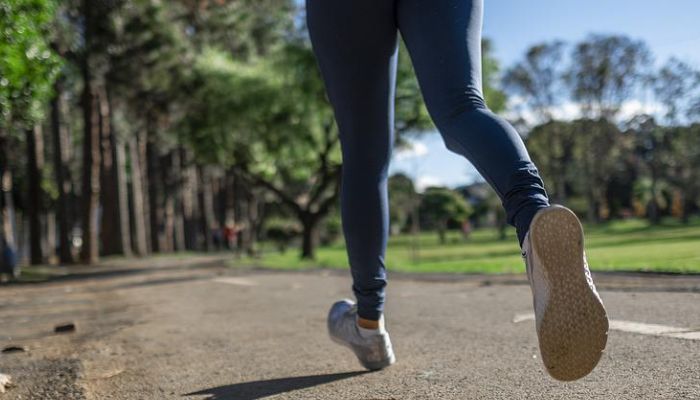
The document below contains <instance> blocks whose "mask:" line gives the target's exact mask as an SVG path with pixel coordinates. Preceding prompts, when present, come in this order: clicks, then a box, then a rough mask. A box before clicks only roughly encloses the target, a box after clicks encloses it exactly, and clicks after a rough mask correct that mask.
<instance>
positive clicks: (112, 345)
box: [0, 261, 700, 400]
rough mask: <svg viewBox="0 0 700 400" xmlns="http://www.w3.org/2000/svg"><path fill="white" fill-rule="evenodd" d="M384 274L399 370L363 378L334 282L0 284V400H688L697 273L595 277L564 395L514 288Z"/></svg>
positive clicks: (342, 285) (272, 276)
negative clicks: (587, 328)
mask: <svg viewBox="0 0 700 400" xmlns="http://www.w3.org/2000/svg"><path fill="white" fill-rule="evenodd" d="M392 278H393V279H392V280H391V283H390V287H389V290H388V296H389V302H388V304H387V326H388V329H389V332H390V333H391V337H392V341H393V342H394V348H395V351H396V355H397V359H398V363H397V364H396V365H395V366H392V367H391V368H389V369H387V370H384V371H380V372H375V373H365V372H363V371H362V369H361V368H360V366H359V364H358V363H357V361H356V360H355V359H354V357H353V356H352V354H351V353H350V351H349V350H347V349H345V348H342V347H339V346H337V345H335V344H333V343H332V342H331V341H330V340H329V339H328V338H327V334H326V331H325V314H326V312H327V309H328V307H329V306H330V304H331V303H332V302H333V301H335V300H336V299H339V298H343V297H348V296H349V295H350V291H349V277H348V274H347V272H344V271H336V272H329V271H322V270H320V271H309V272H270V271H262V270H254V269H253V270H240V269H230V268H224V267H223V265H217V264H214V265H212V264H211V263H210V264H209V265H207V266H206V267H198V268H194V267H192V266H191V265H189V264H187V263H186V262H185V263H183V262H179V263H177V262H175V261H173V263H172V265H168V263H167V262H165V263H164V262H161V263H160V265H159V266H157V267H153V268H141V269H134V270H131V271H130V270H125V271H117V272H115V273H104V274H101V273H99V272H98V273H93V274H85V275H84V276H81V277H77V278H74V279H72V278H70V277H68V278H67V279H61V280H58V281H55V282H49V283H42V284H32V285H10V286H4V287H0V327H2V328H1V329H2V330H1V331H0V345H1V346H2V347H3V348H7V347H9V346H15V347H20V348H23V349H24V350H25V351H15V352H10V353H3V354H0V373H5V374H9V375H11V376H12V378H13V380H14V381H15V385H16V386H15V387H12V388H10V389H9V390H8V391H7V393H5V394H0V399H3V400H4V399H33V398H37V399H211V400H214V399H216V400H218V399H250V400H252V399H262V398H271V399H366V400H370V399H372V400H389V399H521V398H532V399H537V398H542V399H593V398H601V399H636V400H638V399H650V398H659V399H683V398H687V399H698V398H700V277H677V276H667V277H664V276H660V277H658V276H657V277H651V278H645V277H639V276H630V277H627V276H623V275H605V276H598V280H599V282H600V284H599V286H600V287H601V289H602V291H601V295H602V297H603V300H604V301H605V303H606V305H607V307H608V312H609V315H610V318H611V319H612V320H613V327H614V328H615V330H612V331H611V332H610V338H609V345H608V350H607V352H606V353H605V355H604V356H603V359H602V361H601V362H600V364H599V367H598V368H597V369H596V370H595V371H594V372H593V373H592V374H591V375H589V376H588V377H586V378H585V379H583V380H580V381H578V382H574V383H566V384H564V383H560V382H557V381H554V380H552V379H551V378H549V377H548V375H547V374H546V373H545V371H544V370H543V367H542V365H541V362H540V359H539V354H538V348H537V339H536V335H535V331H534V322H533V320H532V317H531V313H532V310H531V297H530V292H529V287H528V286H527V285H526V283H525V278H524V277H523V276H509V277H496V278H489V277H483V276H473V277H464V276H449V275H447V276H433V277H427V276H426V277H418V276H407V275H400V276H399V275H394V276H393V277H392ZM62 323H74V324H76V327H77V329H76V331H75V332H73V333H63V334H56V333H54V332H53V328H54V326H56V325H57V324H62Z"/></svg>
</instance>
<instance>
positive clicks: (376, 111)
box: [306, 0, 549, 319]
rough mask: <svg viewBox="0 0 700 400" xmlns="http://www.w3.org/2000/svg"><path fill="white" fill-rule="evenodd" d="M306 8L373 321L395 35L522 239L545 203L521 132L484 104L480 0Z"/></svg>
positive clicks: (351, 248) (449, 133)
mask: <svg viewBox="0 0 700 400" xmlns="http://www.w3.org/2000/svg"><path fill="white" fill-rule="evenodd" d="M306 9H307V20H308V26H309V32H310V34H311V41H312V44H313V48H314V52H315V53H316V57H317V59H318V63H319V66H320V68H321V73H322V75H323V78H324V81H325V83H326V89H327V91H328V96H329V98H330V101H331V103H332V105H333V109H334V111H335V116H336V120H337V122H338V127H339V129H340V141H341V146H342V153H343V176H342V195H341V214H342V219H343V231H344V233H345V241H346V244H347V249H348V258H349V262H350V267H351V270H352V276H353V281H354V284H353V291H354V292H355V295H356V297H357V300H358V313H359V315H360V316H361V317H363V318H366V319H378V318H379V316H380V315H381V313H382V308H383V304H384V287H385V286H386V272H385V264H384V254H385V248H386V243H387V236H388V227H389V212H388V211H389V210H388V203H387V169H388V165H389V159H390V156H391V148H392V142H393V130H394V86H395V80H396V60H397V37H398V32H400V33H401V36H402V37H403V39H404V41H405V42H406V46H407V47H408V51H409V53H410V56H411V60H412V61H413V66H414V68H415V70H416V74H417V76H418V81H419V83H420V87H421V91H422V93H423V97H424V99H425V102H426V105H427V107H428V111H429V112H430V115H431V117H432V119H433V121H434V122H435V125H436V126H437V128H438V130H439V131H440V133H441V134H442V137H443V138H444V140H445V144H446V145H447V148H448V149H450V150H452V151H454V152H455V153H458V154H461V155H462V156H464V157H466V158H467V159H468V160H469V161H470V162H471V163H472V164H473V165H474V166H475V167H476V169H477V170H478V171H479V172H480V173H481V175H482V176H483V177H484V178H485V179H486V180H487V181H488V182H489V184H491V186H492V187H493V188H494V189H495V190H496V192H497V193H498V195H499V197H500V198H501V201H502V202H503V206H504V207H505V209H506V212H507V215H508V221H509V223H511V224H512V225H514V226H515V227H516V228H517V231H518V237H519V239H520V242H521V243H522V239H523V238H524V236H525V234H526V233H527V229H528V227H529V225H530V221H531V220H532V217H533V216H534V214H535V213H536V212H537V211H538V210H539V209H541V208H543V207H546V206H547V205H548V204H549V202H548V199H547V194H546V193H545V190H544V184H543V183H542V179H540V176H539V174H538V172H537V169H536V168H535V165H534V164H533V163H532V161H530V157H529V155H528V153H527V150H526V149H525V146H524V144H523V141H522V140H521V139H520V136H519V135H518V133H517V132H516V131H515V129H513V127H512V126H511V125H510V124H508V122H506V121H505V120H503V119H501V118H499V117H497V116H496V115H494V114H493V113H491V111H489V110H488V109H487V108H486V104H485V103H484V98H483V95H482V91H481V24H482V14H483V1H482V0H307V1H306ZM457 168H461V167H457Z"/></svg>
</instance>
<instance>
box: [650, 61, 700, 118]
mask: <svg viewBox="0 0 700 400" xmlns="http://www.w3.org/2000/svg"><path fill="white" fill-rule="evenodd" d="M653 84H654V85H653V88H654V93H655V94H656V97H657V98H658V100H659V102H660V103H661V104H663V105H664V106H665V107H666V115H665V116H666V119H667V121H668V122H669V123H671V124H677V123H678V122H679V120H680V119H681V118H690V117H691V115H692V112H693V107H694V106H695V103H696V102H700V93H698V89H700V71H698V70H696V69H694V68H693V67H692V66H690V65H689V64H687V63H685V62H683V61H680V60H678V59H676V58H671V59H670V60H668V61H667V62H666V64H664V66H663V67H662V68H661V69H660V70H659V71H658V73H657V74H656V75H655V76H654V78H653Z"/></svg>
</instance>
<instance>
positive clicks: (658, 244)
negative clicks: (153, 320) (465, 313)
mask: <svg viewBox="0 0 700 400" xmlns="http://www.w3.org/2000/svg"><path fill="white" fill-rule="evenodd" d="M585 231H586V253H587V255H588V259H589V263H590V265H591V268H592V269H593V270H597V271H615V270H617V271H664V272H682V273H690V272H696V273H700V219H695V220H693V221H692V222H691V223H690V224H689V225H681V224H679V223H678V222H675V221H671V220H669V221H665V222H664V223H663V224H661V225H660V226H650V225H649V224H648V223H647V222H646V221H642V220H627V221H615V222H611V223H608V224H604V225H597V226H587V227H585ZM508 236H509V237H508V239H507V240H505V241H500V240H498V238H497V235H496V231H495V230H492V229H480V230H476V231H475V232H474V233H473V234H472V235H471V237H470V238H469V239H468V240H464V239H463V238H462V237H461V235H460V234H459V232H451V233H450V234H449V235H448V240H447V243H445V244H443V245H441V244H439V243H438V240H437V235H436V234H434V233H423V234H421V235H420V236H419V237H412V236H410V235H401V236H393V237H391V238H390V240H389V247H388V250H387V257H386V263H387V266H388V268H389V270H394V271H404V272H456V273H477V272H478V273H493V274H498V273H514V272H522V271H523V270H524V267H523V261H522V259H521V257H520V250H519V247H518V245H517V242H516V240H515V231H509V233H508ZM340 242H341V243H339V244H337V245H333V246H328V247H322V248H319V249H318V250H317V254H316V260H315V261H306V260H304V261H302V260H300V259H299V254H298V250H297V249H294V248H293V249H290V250H288V251H287V252H286V253H284V254H280V253H278V252H275V251H274V250H273V248H272V245H271V244H264V245H263V253H264V256H263V257H262V258H260V259H259V260H255V264H257V265H260V266H264V267H270V268H280V269H301V268H313V267H319V266H321V267H326V268H347V257H346V255H345V247H344V245H343V243H342V241H340ZM416 244H417V246H416ZM416 248H417V249H416ZM235 263H236V264H238V263H245V264H250V260H242V261H237V262H235Z"/></svg>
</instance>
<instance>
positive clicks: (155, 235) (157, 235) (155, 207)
mask: <svg viewBox="0 0 700 400" xmlns="http://www.w3.org/2000/svg"><path fill="white" fill-rule="evenodd" d="M147 124H148V125H149V127H148V128H147V136H148V137H147V141H146V160H147V163H148V167H147V168H148V201H149V206H148V208H149V217H150V227H151V228H150V229H151V250H152V251H153V252H154V253H159V252H161V251H162V248H163V240H162V239H163V235H162V233H163V217H164V210H163V201H162V199H163V198H162V195H163V190H162V183H163V182H162V179H161V173H160V157H159V156H158V150H157V148H156V146H157V145H156V143H155V141H156V138H155V132H154V128H153V126H152V124H153V121H150V120H149V121H148V122H147Z"/></svg>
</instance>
